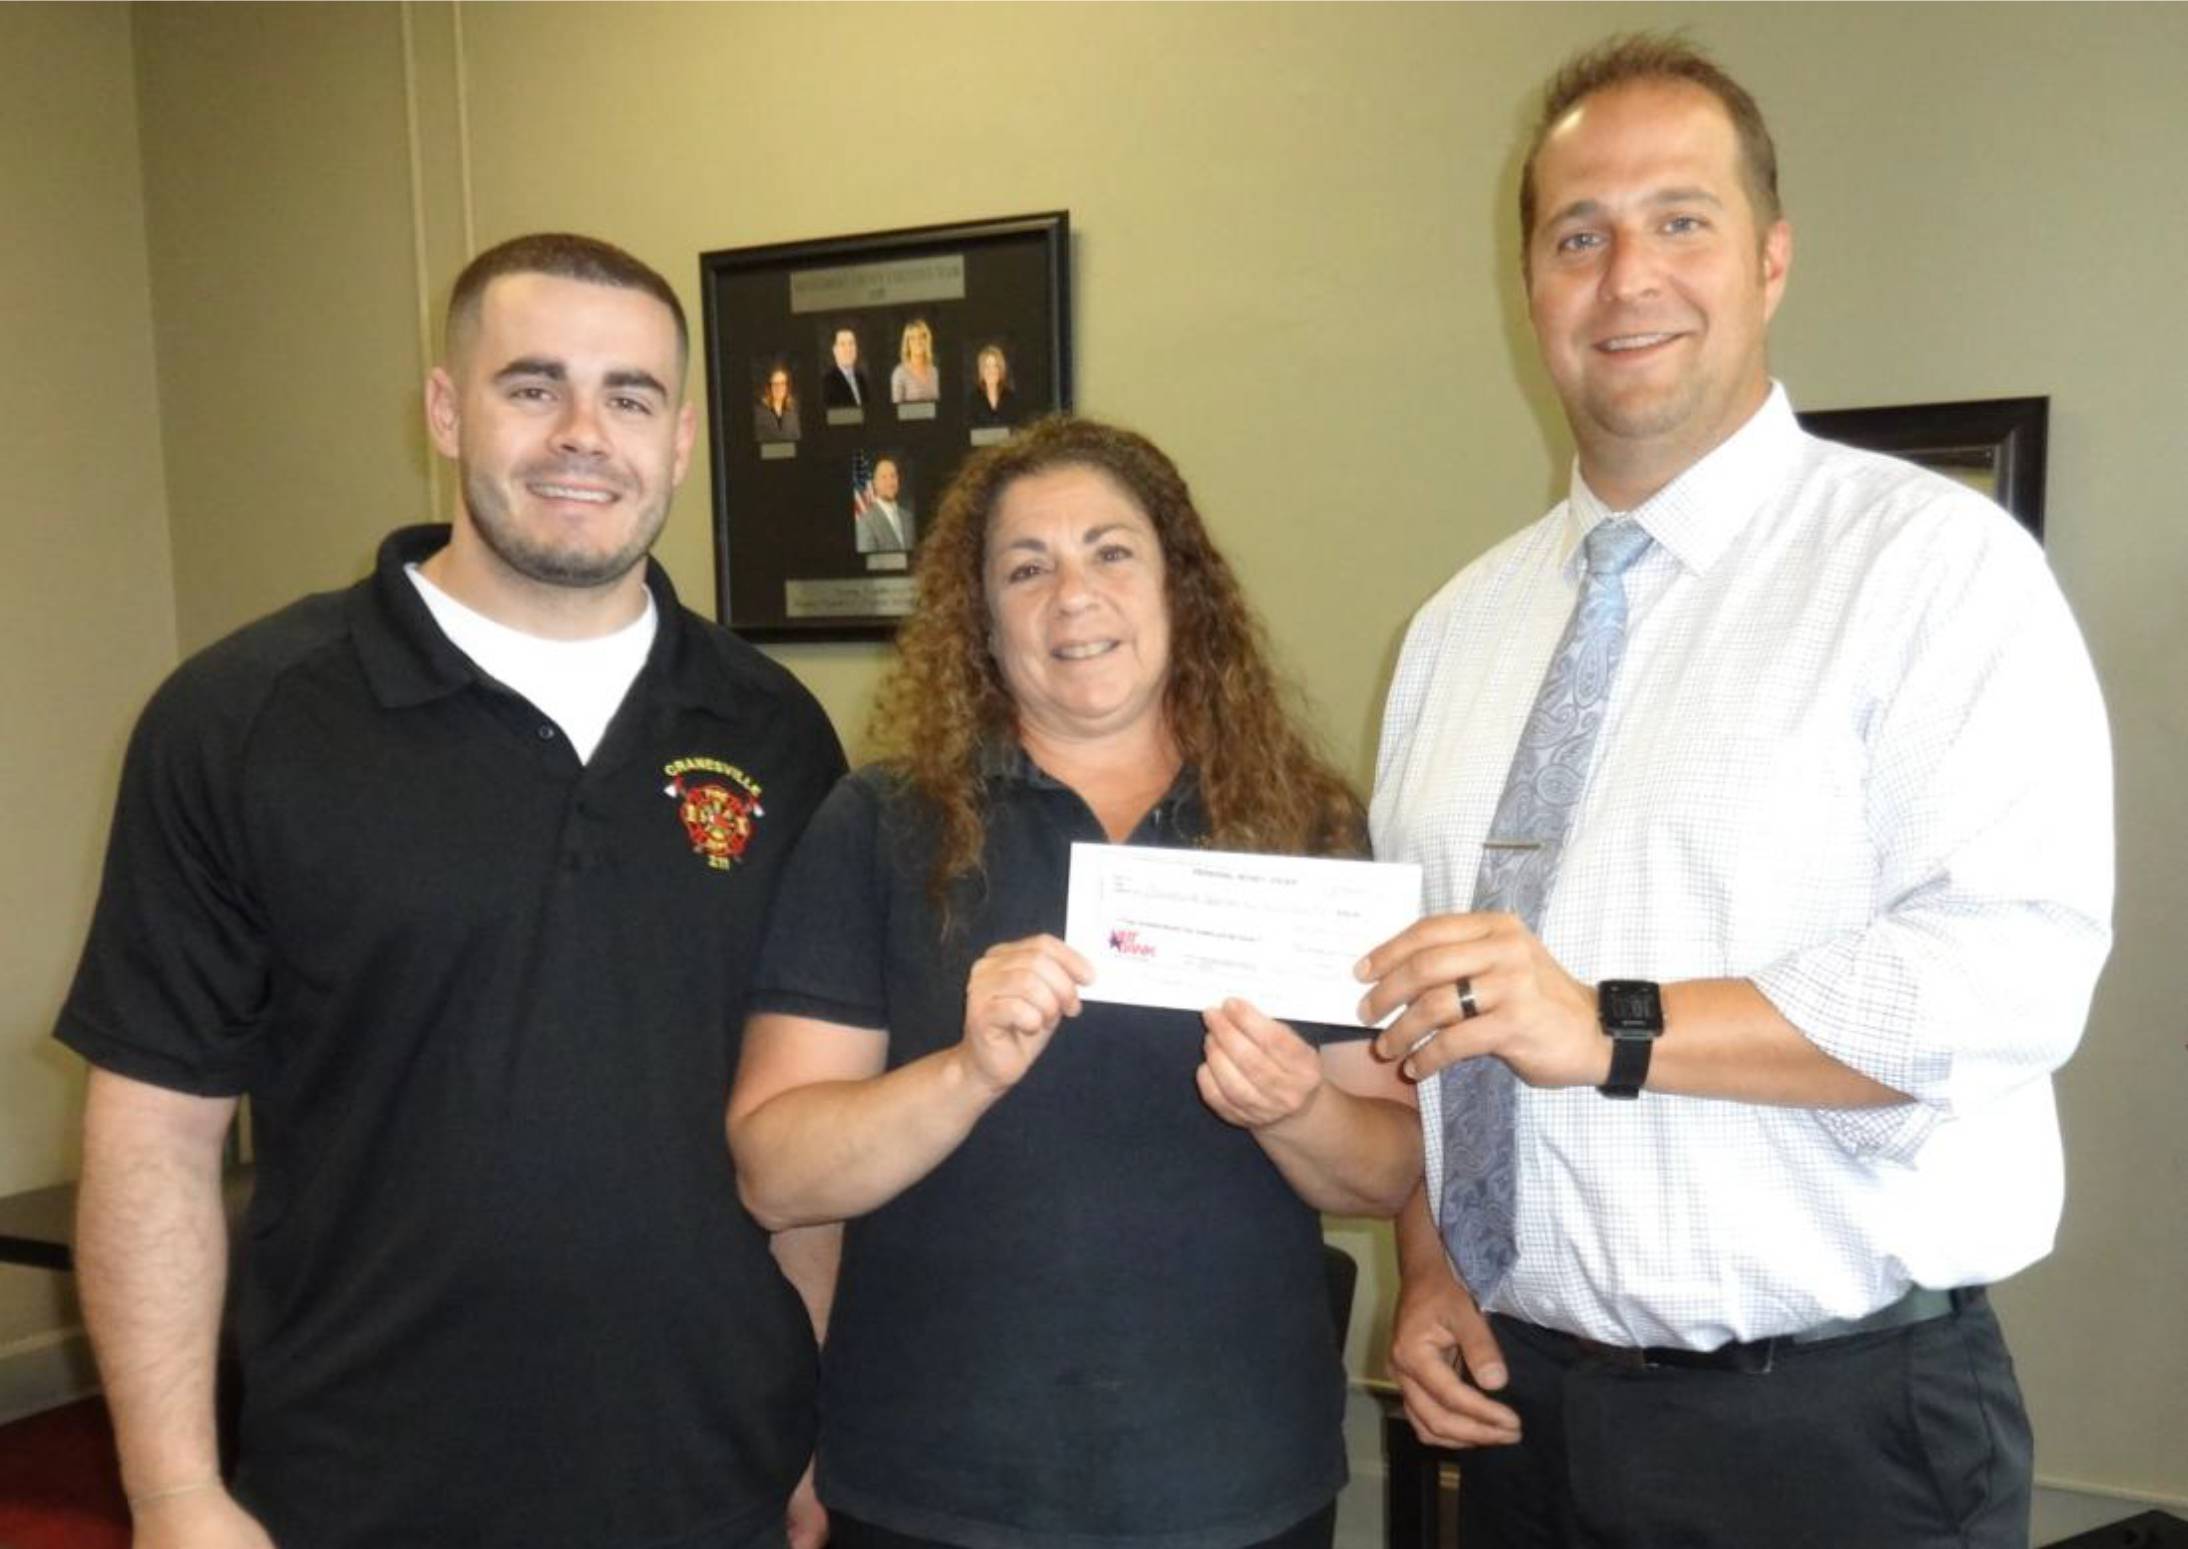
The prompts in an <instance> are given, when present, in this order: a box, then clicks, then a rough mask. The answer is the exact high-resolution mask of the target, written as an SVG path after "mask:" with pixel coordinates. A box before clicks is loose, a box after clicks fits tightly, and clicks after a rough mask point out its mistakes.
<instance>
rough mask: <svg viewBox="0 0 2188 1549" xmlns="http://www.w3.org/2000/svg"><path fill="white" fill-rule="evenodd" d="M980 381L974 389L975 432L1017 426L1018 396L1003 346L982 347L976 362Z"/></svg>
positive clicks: (974, 364) (973, 416)
mask: <svg viewBox="0 0 2188 1549" xmlns="http://www.w3.org/2000/svg"><path fill="white" fill-rule="evenodd" d="M973 367H974V372H975V375H976V376H977V378H978V379H977V380H976V381H975V382H974V383H973V385H972V397H971V404H972V424H973V428H974V429H975V430H988V429H995V428H998V427H1005V426H1010V425H1014V424H1016V423H1017V421H1018V402H1017V399H1018V393H1017V390H1016V389H1015V388H1013V387H1012V386H1011V383H1010V360H1009V358H1008V357H1006V356H1005V355H1004V354H1003V347H1002V346H1001V345H1000V344H983V345H982V346H980V353H979V355H978V356H976V357H975V358H974V361H973Z"/></svg>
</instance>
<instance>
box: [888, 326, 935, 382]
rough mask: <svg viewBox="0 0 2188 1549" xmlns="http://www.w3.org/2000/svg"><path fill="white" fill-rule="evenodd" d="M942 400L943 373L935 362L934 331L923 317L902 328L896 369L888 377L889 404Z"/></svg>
mask: <svg viewBox="0 0 2188 1549" xmlns="http://www.w3.org/2000/svg"><path fill="white" fill-rule="evenodd" d="M941 396H942V373H941V371H940V369H939V368H937V367H936V365H935V361H934V330H933V329H932V328H929V327H928V326H927V320H926V319H925V318H923V317H915V318H913V319H912V320H911V321H910V322H908V323H906V324H905V325H904V339H903V342H902V343H901V344H900V345H899V346H898V349H897V365H896V369H895V370H894V371H892V372H890V373H889V401H890V402H891V403H933V402H934V401H935V400H937V399H938V398H940V397H941Z"/></svg>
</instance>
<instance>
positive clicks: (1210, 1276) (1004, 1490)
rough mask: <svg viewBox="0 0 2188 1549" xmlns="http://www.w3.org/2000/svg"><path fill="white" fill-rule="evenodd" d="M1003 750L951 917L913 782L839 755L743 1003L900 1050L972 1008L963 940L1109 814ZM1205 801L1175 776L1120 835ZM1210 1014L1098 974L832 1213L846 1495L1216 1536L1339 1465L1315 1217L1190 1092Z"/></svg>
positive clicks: (1299, 1494) (996, 923) (844, 1505)
mask: <svg viewBox="0 0 2188 1549" xmlns="http://www.w3.org/2000/svg"><path fill="white" fill-rule="evenodd" d="M994 762H995V764H996V766H997V767H996V772H995V773H994V774H993V776H992V778H990V780H989V781H988V784H987V811H986V819H987V834H986V848H985V851H984V869H983V872H982V874H981V876H980V877H979V878H978V879H976V880H970V881H966V882H964V883H961V884H959V885H958V886H957V887H956V888H955V890H954V892H953V894H952V895H951V927H950V929H949V930H948V931H945V930H944V928H943V922H942V919H941V917H940V915H939V914H938V912H937V910H936V909H935V907H934V905H933V903H932V901H931V900H930V898H929V895H928V891H927V880H928V871H929V865H930V863H931V860H932V858H933V855H934V837H935V827H936V825H935V823H934V821H933V820H932V818H931V816H930V814H929V812H928V811H927V810H926V809H925V808H924V806H923V804H922V803H921V802H920V800H919V799H918V798H917V797H916V796H915V795H913V793H911V792H910V791H909V789H908V788H907V787H906V786H905V785H904V784H903V783H902V782H901V780H900V779H899V778H897V777H896V776H893V775H892V774H890V773H888V772H886V771H885V770H882V769H867V770H862V771H860V772H859V773H858V774H856V775H854V776H853V777H852V778H851V779H849V780H847V781H845V782H844V783H843V784H842V785H841V786H840V787H838V789H837V791H836V793H835V794H834V795H833V796H831V797H830V798H829V801H828V803H827V804H826V805H825V806H824V807H823V809H822V810H821V813H820V814H819V815H818V816H817V817H816V818H815V819H814V822H813V825H812V827H811V828H810V829H809V830H808V832H807V836H806V838H805V840H804V841H803V842H802V844H801V845H800V848H799V851H798V855H797V857H796V859H795V861H794V862H793V865H792V868H791V872H790V875H789V876H788V877H787V878H786V879H785V882H784V887H783V892H782V894H781V896H780V898H779V900H778V903H777V913H776V918H775V921H774V924H773V926H772V928H771V932H770V937H769V942H768V947H767V950H766V952H765V954H764V956H763V958H762V964H761V970H760V977H759V983H758V986H757V988H756V990H755V994H754V1001H753V1004H754V1007H755V1009H758V1010H770V1011H780V1012H787V1013H791V1014H794V1015H799V1016H806V1017H813V1018H817V1019H820V1020H824V1021H829V1022H834V1023H838V1024H844V1025H848V1026H851V1027H858V1028H870V1029H873V1030H874V1036H876V1037H884V1038H886V1039H887V1040H888V1064H889V1066H890V1068H895V1067H896V1066H899V1065H902V1064H905V1063H908V1062H910V1061H913V1060H916V1059H919V1058H921V1057H922V1056H924V1055H927V1054H931V1053H933V1052H935V1051H936V1050H939V1049H944V1048H947V1047H949V1046H950V1045H953V1044H955V1043H957V1042H958V1041H959V1040H960V1038H961V1037H962V1035H963V1029H964V1018H965V981H966V975H967V974H968V973H969V972H970V970H971V967H972V964H973V962H974V961H975V960H976V959H977V958H978V957H979V956H980V955H981V954H982V953H983V952H985V951H986V950H987V949H988V948H989V947H991V946H994V945H996V944H997V943H999V942H1004V941H1011V940H1016V939H1019V938H1022V937H1025V936H1030V935H1034V934H1036V933H1039V932H1043V931H1046V932H1051V933H1054V934H1056V935H1059V936H1060V935H1061V934H1062V932H1063V926H1064V896H1065V884H1066V881H1067V875H1068V869H1069V864H1070V846H1071V844H1072V843H1073V842H1074V841H1078V840H1084V841H1100V840H1101V839H1103V837H1104V835H1103V834H1102V831H1101V827H1100V825H1099V823H1098V822H1097V821H1096V819H1095V817H1094V815H1093V813H1092V812H1091V811H1090V810H1088V808H1087V806H1086V804H1085V803H1084V802H1083V801H1082V800H1080V798H1079V797H1078V796H1077V795H1076V794H1075V793H1073V792H1072V791H1071V790H1069V789H1068V788H1066V787H1064V786H1063V785H1061V784H1059V783H1058V782H1056V781H1055V780H1053V779H1050V778H1049V777H1048V776H1046V775H1045V774H1043V773H1042V772H1041V771H1040V770H1038V769H1037V768H1035V767H1034V766H1033V765H1031V764H1030V763H1029V762H1027V761H1026V760H1025V759H1024V757H1023V756H1022V755H1013V756H1010V757H1008V758H999V759H997V760H995V761H994ZM1204 829H1205V824H1204V821H1203V819H1202V817H1201V812H1200V807H1199V803H1198V801H1197V799H1196V797H1195V794H1194V787H1193V783H1192V781H1191V778H1190V776H1187V777H1186V778H1184V779H1183V780H1181V782H1180V784H1179V786H1178V787H1177V788H1175V789H1173V790H1172V792H1171V793H1170V794H1169V795H1168V796H1166V797H1165V798H1164V799H1163V800H1162V801H1161V802H1160V803H1158V804H1157V806H1156V807H1155V808H1154V810H1153V811H1152V812H1151V813H1150V815H1149V816H1148V818H1147V819H1146V820H1145V821H1144V822H1143V823H1142V824H1141V826H1140V828H1139V830H1138V831H1137V832H1136V833H1134V834H1133V835H1132V836H1131V838H1130V840H1129V842H1131V843H1134V844H1191V843H1193V842H1195V841H1196V840H1197V839H1198V838H1199V837H1200V835H1201V834H1202V833H1203V832H1204ZM1242 993H1248V994H1250V993H1251V992H1250V988H1248V987H1242ZM1203 1032H1204V1030H1203V1028H1202V1025H1201V1021H1200V1018H1199V1016H1198V1015H1196V1014H1194V1013H1191V1012H1179V1011H1162V1010H1150V1009H1146V1008H1141V1007H1129V1006H1115V1005H1105V1004H1101V1003H1098V1002H1093V1001H1089V1002H1086V1003H1085V1006H1084V1009H1083V1010H1082V1011H1081V1013H1080V1014H1079V1015H1078V1016H1077V1017H1074V1018H1072V1019H1071V1020H1070V1021H1068V1022H1066V1023H1065V1024H1064V1025H1063V1026H1062V1027H1061V1028H1060V1029H1059V1030H1058V1032H1057V1034H1056V1036H1055V1038H1054V1039H1053V1040H1052V1041H1051V1042H1050V1044H1049V1045H1048V1047H1047V1048H1046V1050H1044V1052H1043V1053H1042V1055H1041V1057H1040V1059H1039V1060H1038V1061H1036V1062H1035V1064H1034V1066H1033V1068H1032V1069H1031V1070H1030V1071H1029V1072H1028V1074H1027V1075H1026V1077H1025V1079H1024V1080H1023V1081H1022V1082H1021V1083H1020V1084H1019V1085H1018V1086H1017V1087H1016V1088H1015V1089H1014V1090H1013V1091H1012V1092H1011V1093H1010V1094H1009V1095H1008V1096H1006V1097H1005V1098H1003V1099H1002V1101H1000V1102H999V1103H997V1104H996V1105H995V1106H994V1107H993V1108H992V1109H990V1110H989V1112H988V1113H987V1114H986V1115H985V1116H983V1117H982V1119H981V1120H980V1122H979V1123H978V1124H977V1125H976V1126H975V1127H974V1129H973V1132H972V1134H971V1135H970V1136H969V1137H968V1138H967V1139H966V1141H965V1142H964V1144H963V1145H961V1146H960V1147H959V1148H958V1149H957V1150H956V1151H955V1152H954V1153H952V1154H951V1155H950V1156H949V1157H948V1158H946V1159H945V1160H944V1161H943V1162H942V1163H941V1164H940V1165H939V1166H938V1167H936V1168H935V1169H934V1171H933V1172H931V1173H930V1174H928V1175H927V1176H926V1177H925V1178H923V1179H921V1180H920V1181H919V1182H918V1183H916V1184H914V1185H913V1186H912V1187H911V1188H909V1189H907V1190H905V1191H904V1192H903V1193H902V1194H900V1195H899V1196H897V1198H895V1199H894V1200H892V1201H890V1202H889V1203H888V1204H886V1205H883V1206H882V1207H881V1208H880V1209H878V1210H876V1211H874V1212H872V1213H871V1214H869V1215H867V1216H865V1217H862V1218H860V1219H858V1220H855V1221H852V1222H850V1223H849V1224H848V1226H847V1228H846V1236H845V1245H844V1258H843V1267H842V1273H841V1277H840V1280H839V1283H838V1287H837V1293H836V1301H835V1306H834V1309H833V1311H832V1313H831V1315H830V1319H829V1335H828V1346H827V1350H826V1353H825V1359H824V1371H823V1377H822V1404H821V1408H822V1420H821V1441H820V1454H819V1485H820V1493H821V1498H822V1499H823V1500H824V1501H825V1502H827V1503H828V1504H829V1505H830V1506H831V1507H834V1508H836V1509H839V1510H842V1511H846V1512H848V1513H850V1514H851V1515H853V1516H855V1517H858V1518H860V1519H862V1520H866V1521H871V1522H874V1523H877V1524H879V1525H881V1526H884V1527H887V1528H890V1529H892V1530H894V1531H896V1532H899V1533H907V1534H912V1535H915V1536H919V1537H925V1538H933V1539H938V1540H940V1541H943V1542H947V1543H951V1544H959V1545H965V1546H968V1549H1005V1546H1010V1549H1028V1546H1035V1549H1038V1546H1089V1549H1091V1546H1098V1545H1116V1546H1125V1545H1132V1546H1141V1545H1145V1546H1154V1545H1163V1546H1175V1549H1198V1546H1206V1549H1224V1546H1235V1545H1241V1544H1248V1543H1253V1542H1256V1541H1258V1540H1260V1539H1262V1538H1265V1537H1269V1536H1271V1535H1273V1534H1275V1533H1277V1532H1279V1531H1281V1530H1282V1529H1284V1528H1286V1527H1288V1526H1290V1525H1291V1524H1292V1523H1294V1522H1296V1521H1298V1520H1300V1519H1301V1518H1303V1517H1306V1516H1308V1515H1310V1514H1311V1513H1313V1512H1314V1511H1316V1510H1318V1509H1320V1507H1321V1506H1322V1505H1324V1504H1325V1503H1326V1502H1327V1501H1329V1499H1330V1498H1331V1497H1332V1496H1333V1495H1335V1494H1336V1492H1337V1491H1338V1489H1340V1488H1341V1487H1342V1485H1343V1483H1344V1479H1345V1460H1344V1452H1343V1447H1342V1443H1341V1439H1340V1436H1339V1424H1340V1420H1341V1416H1342V1411H1343V1405H1344V1379H1343V1372H1342V1369H1341V1366H1340V1362H1339V1356H1338V1346H1337V1341H1336V1338H1335V1335H1334V1330H1333V1328H1332V1325H1331V1314H1330V1306H1329V1299H1328V1293H1327V1290H1326V1282H1325V1271H1324V1267H1323V1259H1322V1249H1321V1231H1320V1224H1319V1220H1318V1218H1317V1216H1316V1215H1315V1213H1314V1212H1313V1211H1311V1210H1310V1209H1308V1208H1307V1206H1306V1205H1305V1204H1303V1203H1302V1202H1301V1201H1300V1199H1299V1198H1298V1196H1297V1195H1296V1194H1294V1193H1293V1192H1292V1190H1291V1188H1290V1187H1289V1186H1288V1185H1287V1184H1286V1183H1285V1182H1284V1180H1283V1178H1282V1177H1281V1175H1279V1174H1278V1172H1277V1170H1276V1168H1275V1167H1274V1165H1272V1164H1271V1163H1270V1162H1269V1160H1268V1158H1267V1157H1266V1156H1265V1155H1264V1154H1263V1153H1262V1151H1261V1149H1260V1147H1259V1146H1258V1145H1257V1144H1256V1143H1255V1141H1254V1139H1253V1137H1252V1136H1251V1135H1250V1134H1249V1133H1247V1132H1246V1131H1245V1130H1242V1129H1239V1128H1236V1127H1234V1126H1232V1125H1229V1124H1226V1123H1225V1122H1223V1121H1222V1120H1221V1119H1219V1118H1217V1117H1216V1116H1215V1115H1214V1114H1213V1113H1212V1112H1210V1111H1209V1109H1208V1108H1207V1107H1206V1105H1205V1104H1204V1103H1203V1102H1202V1101H1201V1098H1200V1095H1199V1092H1198V1090H1197V1088H1196V1086H1195V1083H1194V1072H1195V1070H1196V1069H1197V1067H1198V1066H1199V1064H1200V1059H1201V1040H1202V1037H1203ZM1300 1032H1301V1033H1302V1035H1303V1036H1308V1037H1310V1038H1312V1039H1317V1040H1319V1039H1320V1038H1322V1037H1325V1036H1331V1035H1340V1030H1336V1029H1328V1030H1325V1029H1317V1028H1309V1027H1302V1028H1301V1029H1300ZM1353 1035H1354V1036H1361V1035H1364V1030H1360V1029H1355V1030H1353Z"/></svg>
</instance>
